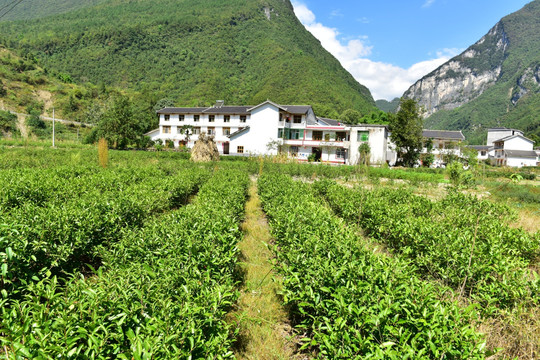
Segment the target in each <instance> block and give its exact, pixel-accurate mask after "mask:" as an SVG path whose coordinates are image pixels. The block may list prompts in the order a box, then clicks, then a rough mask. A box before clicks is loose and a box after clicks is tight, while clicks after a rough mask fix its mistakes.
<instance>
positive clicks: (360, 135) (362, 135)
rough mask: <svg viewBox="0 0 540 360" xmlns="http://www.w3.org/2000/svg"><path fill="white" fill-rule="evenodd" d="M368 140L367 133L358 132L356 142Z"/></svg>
mask: <svg viewBox="0 0 540 360" xmlns="http://www.w3.org/2000/svg"><path fill="white" fill-rule="evenodd" d="M368 140H369V131H359V132H358V137H357V141H368Z"/></svg>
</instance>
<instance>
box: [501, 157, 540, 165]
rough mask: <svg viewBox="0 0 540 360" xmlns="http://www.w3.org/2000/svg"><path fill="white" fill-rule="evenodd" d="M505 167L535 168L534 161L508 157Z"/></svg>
mask: <svg viewBox="0 0 540 360" xmlns="http://www.w3.org/2000/svg"><path fill="white" fill-rule="evenodd" d="M506 166H511V167H523V166H536V159H528V158H514V157H509V158H507V159H506Z"/></svg>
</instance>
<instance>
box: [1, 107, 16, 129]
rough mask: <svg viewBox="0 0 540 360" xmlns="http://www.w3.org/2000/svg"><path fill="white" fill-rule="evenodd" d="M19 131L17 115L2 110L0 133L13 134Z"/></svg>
mask: <svg viewBox="0 0 540 360" xmlns="http://www.w3.org/2000/svg"><path fill="white" fill-rule="evenodd" d="M16 130H17V115H15V114H12V113H10V112H9V111H4V110H0V133H2V132H4V133H7V132H10V133H13V132H15V131H16Z"/></svg>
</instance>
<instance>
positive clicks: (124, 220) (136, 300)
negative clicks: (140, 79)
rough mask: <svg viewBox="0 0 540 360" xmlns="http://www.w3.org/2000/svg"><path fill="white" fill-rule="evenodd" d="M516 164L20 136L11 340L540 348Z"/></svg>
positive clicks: (6, 296)
mask: <svg viewBox="0 0 540 360" xmlns="http://www.w3.org/2000/svg"><path fill="white" fill-rule="evenodd" d="M496 171H498V170H494V171H493V176H490V175H488V176H486V175H484V176H482V178H480V176H478V180H477V183H476V185H475V186H466V187H465V186H460V185H459V184H456V183H453V182H452V179H451V178H449V176H448V174H447V173H445V172H444V171H440V170H438V169H437V170H430V169H427V170H423V169H411V170H406V169H401V170H400V169H385V168H380V169H368V168H358V167H349V166H347V167H345V166H343V167H331V166H325V165H309V164H296V163H294V162H292V163H277V162H274V161H273V159H243V158H242V159H239V158H224V159H223V160H222V161H220V162H216V163H205V164H196V163H193V162H190V161H189V160H188V159H187V157H186V154H185V153H174V152H136V151H129V152H128V151H124V152H119V151H110V152H109V158H108V165H107V167H106V168H103V167H100V166H99V165H98V153H97V150H96V149H95V148H93V147H84V146H80V147H77V148H68V147H63V148H58V149H48V148H44V147H36V146H26V147H5V146H4V147H2V146H0V188H1V190H0V216H1V218H0V263H1V264H0V266H1V267H0V269H1V278H0V317H1V319H0V321H1V324H0V359H25V358H40V359H49V358H66V359H68V358H69V359H71V358H73V359H111V358H121V359H150V358H156V359H203V358H204V359H214V358H222V359H225V358H253V359H255V358H256V359H271V358H283V357H289V358H298V359H305V358H328V359H336V358H340V359H354V358H358V359H364V358H372V359H394V358H396V359H403V358H408V359H485V358H490V359H503V358H518V359H537V358H539V357H540V340H539V339H540V310H539V305H540V304H539V301H540V282H539V281H540V277H539V272H540V266H539V259H540V231H539V230H540V229H538V227H537V226H538V223H539V222H540V214H539V211H540V201H538V198H537V197H538V184H537V183H536V181H537V180H536V179H534V173H533V175H531V176H532V179H525V178H524V179H521V180H520V181H511V180H508V177H507V176H506V174H504V173H503V172H502V171H500V172H499V173H495V172H496ZM524 175H525V176H529V175H528V174H524ZM497 189H499V192H497ZM505 192H506V194H507V196H504V193H505ZM254 204H255V205H254ZM253 207H257V208H256V209H254V208H253ZM523 214H526V216H523ZM250 224H251V225H250ZM525 224H526V226H524V225H525ZM253 226H258V227H261V229H259V228H257V229H256V231H255V230H253V228H250V227H253ZM262 234H264V235H262ZM258 236H260V237H261V239H258ZM263 237H264V238H263ZM248 238H250V240H249V241H252V242H251V243H250V242H246V241H248ZM257 241H258V242H260V243H262V244H263V247H264V249H262V250H257V251H256V253H251V254H249V249H246V246H248V247H254V246H256V245H251V244H256V243H257ZM259 253H260V254H262V253H264V256H262V255H261V256H258V254H259ZM256 255H257V256H256ZM255 258H257V259H258V260H249V259H255ZM259 258H260V259H259ZM246 259H248V260H249V261H248V260H246ZM263 265H264V267H263ZM249 266H251V267H261V269H264V270H260V269H259V270H257V271H253V269H252V268H249ZM253 274H255V275H253ZM272 279H274V281H271V282H268V281H270V280H272ZM250 296H251V297H254V300H249V301H252V302H253V303H254V304H255V306H254V307H253V306H252V305H247V304H246V301H248V300H245V299H246V297H250ZM257 296H260V297H259V298H257ZM265 297H268V298H269V297H271V298H272V301H273V302H272V305H264V306H265V307H266V308H267V309H269V311H267V312H268V313H269V314H262V313H261V312H260V311H259V310H257V302H260V303H261V304H263V303H264V304H267V303H266V302H265V301H266V300H267V299H268V298H265ZM258 299H259V300H258ZM270 303H271V302H268V304H270ZM248 306H252V307H253V309H254V310H246V309H247V308H248ZM257 312H259V313H260V314H258V313H257ZM265 316H266V317H265ZM249 324H263V325H264V324H266V327H265V328H264V329H263V330H261V331H262V332H261V333H257V334H256V333H251V335H250V336H251V340H250V337H249V336H246V335H245V334H246V333H250V331H251V330H252V329H248V328H246V326H247V327H249ZM272 329H277V330H279V333H277V335H278V336H277V337H281V338H282V340H283V341H281V340H279V339H277V340H275V339H274V340H272V341H275V343H276V344H281V343H283V344H286V346H287V349H285V350H286V351H283V354H287V355H282V354H281V355H280V354H279V353H277V352H276V353H273V352H272V353H270V351H269V350H263V351H261V350H259V352H258V353H257V348H258V349H263V348H264V349H266V348H265V347H263V346H262V345H256V346H250V344H249V342H250V341H253V342H254V341H255V337H260V336H262V335H260V334H264V332H269V331H270V332H271V331H273V330H272ZM284 329H285V330H284ZM277 330H276V331H277ZM254 334H255V335H254ZM264 336H266V335H264ZM271 336H273V337H274V338H275V337H276V333H274V334H272V335H271ZM257 341H261V343H264V339H262V340H261V339H257ZM254 344H255V342H254ZM256 344H259V343H256ZM280 346H281V345H280ZM284 346H285V345H284ZM250 348H255V349H254V350H247V349H250ZM247 351H254V354H253V353H252V354H250V353H248V352H247Z"/></svg>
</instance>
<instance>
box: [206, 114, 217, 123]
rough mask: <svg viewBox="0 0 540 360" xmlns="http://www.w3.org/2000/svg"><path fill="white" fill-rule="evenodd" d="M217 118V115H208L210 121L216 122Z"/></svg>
mask: <svg viewBox="0 0 540 360" xmlns="http://www.w3.org/2000/svg"><path fill="white" fill-rule="evenodd" d="M215 120H216V116H215V115H208V122H214V121H215Z"/></svg>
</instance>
